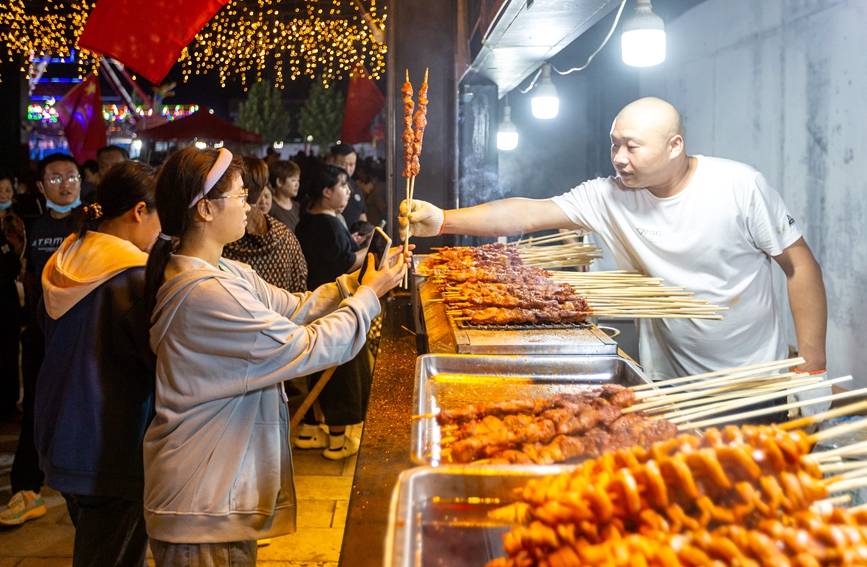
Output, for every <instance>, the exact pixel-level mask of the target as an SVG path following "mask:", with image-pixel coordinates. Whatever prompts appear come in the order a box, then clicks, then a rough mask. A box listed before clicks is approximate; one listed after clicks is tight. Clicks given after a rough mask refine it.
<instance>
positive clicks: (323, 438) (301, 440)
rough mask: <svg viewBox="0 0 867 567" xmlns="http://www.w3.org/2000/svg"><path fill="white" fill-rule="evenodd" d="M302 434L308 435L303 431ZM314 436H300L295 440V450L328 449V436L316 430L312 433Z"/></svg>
mask: <svg viewBox="0 0 867 567" xmlns="http://www.w3.org/2000/svg"><path fill="white" fill-rule="evenodd" d="M301 433H302V434H304V433H307V432H306V431H304V430H302V431H301ZM311 433H312V436H309V437H308V436H307V435H304V437H302V436H301V435H299V436H298V437H296V438H295V448H296V449H324V448H326V447H328V434H327V433H325V432H324V431H322V430H321V429H319V428H318V427H317V428H316V431H313V432H311Z"/></svg>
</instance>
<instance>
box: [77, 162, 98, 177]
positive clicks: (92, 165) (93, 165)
mask: <svg viewBox="0 0 867 567" xmlns="http://www.w3.org/2000/svg"><path fill="white" fill-rule="evenodd" d="M85 169H86V170H87V171H89V172H91V173H99V164H98V163H97V162H96V160H92V159H89V160H87V161H86V162H84V163H83V164H81V173H82V175H84V170H85Z"/></svg>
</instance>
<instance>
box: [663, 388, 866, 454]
mask: <svg viewBox="0 0 867 567" xmlns="http://www.w3.org/2000/svg"><path fill="white" fill-rule="evenodd" d="M851 396H852V393H851V392H844V393H842V394H834V395H830V396H822V397H819V398H814V399H812V400H802V401H799V402H793V403H790V404H784V405H781V406H774V407H770V408H763V409H760V410H754V411H747V412H743V413H738V414H735V415H728V416H724V417H716V418H713V419H707V420H704V421H699V422H697V423H683V424H680V425H678V427H677V428H678V429H679V430H685V429H697V428H700V427H708V426H710V425H717V424H719V423H726V422H732V421H738V420H742V419H749V418H751V417H759V416H762V415H767V414H770V413H776V412H779V411H783V410H787V409H792V408H800V407H803V406H809V405H813V404H816V403H819V402H829V401H833V400H840V399H843V398H848V397H851ZM856 423H859V422H856ZM861 427H867V423H864V424H862V425H861ZM854 429H858V428H857V427H856V428H853V430H854ZM828 431H830V430H828ZM820 433H824V432H820ZM814 437H816V436H815V435H814V436H813V437H811V438H810V439H811V440H814ZM817 440H819V439H815V441H817ZM815 441H814V442H815Z"/></svg>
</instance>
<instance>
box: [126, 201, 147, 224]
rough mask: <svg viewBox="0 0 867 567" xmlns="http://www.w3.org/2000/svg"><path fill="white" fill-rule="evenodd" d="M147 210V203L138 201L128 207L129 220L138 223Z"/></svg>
mask: <svg viewBox="0 0 867 567" xmlns="http://www.w3.org/2000/svg"><path fill="white" fill-rule="evenodd" d="M147 211H148V206H147V203H145V202H144V201H139V202H138V203H137V204H136V206H135V207H133V208H132V209H130V211H129V212H130V215H131V220H132V221H133V222H137V223H140V222H142V221H143V220H144V216H145V214H146V213H147Z"/></svg>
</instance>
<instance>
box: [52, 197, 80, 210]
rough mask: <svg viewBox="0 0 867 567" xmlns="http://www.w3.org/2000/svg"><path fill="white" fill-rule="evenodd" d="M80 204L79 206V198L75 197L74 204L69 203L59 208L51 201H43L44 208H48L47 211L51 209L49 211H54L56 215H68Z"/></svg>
mask: <svg viewBox="0 0 867 567" xmlns="http://www.w3.org/2000/svg"><path fill="white" fill-rule="evenodd" d="M80 204H81V197H77V198H76V199H75V202H74V203H70V204H68V205H64V206H60V205H58V204H56V203H53V202H51V201H50V200H48V199H46V200H45V206H46V207H48V208H49V209H51V210H53V211H56V212H58V213H60V214H63V213H68V212H69V211H71V210H72V209H74V208H75V207H77V206H79V205H80Z"/></svg>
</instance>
